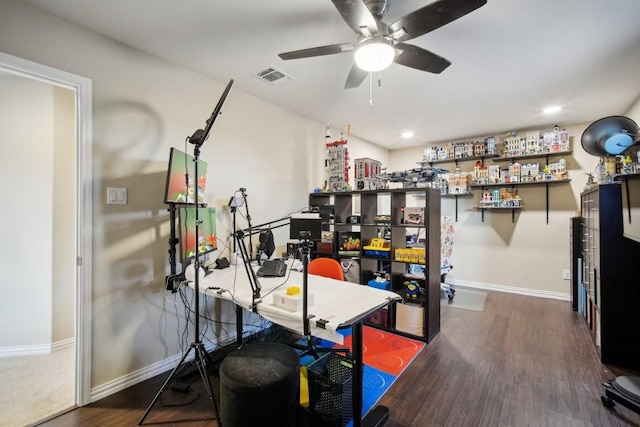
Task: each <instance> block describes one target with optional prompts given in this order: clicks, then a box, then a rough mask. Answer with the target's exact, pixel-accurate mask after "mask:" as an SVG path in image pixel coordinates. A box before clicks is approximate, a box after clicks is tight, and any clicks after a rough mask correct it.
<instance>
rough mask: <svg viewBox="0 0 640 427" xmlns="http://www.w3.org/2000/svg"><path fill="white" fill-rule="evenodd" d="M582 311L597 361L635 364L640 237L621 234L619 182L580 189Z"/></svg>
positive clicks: (639, 331)
mask: <svg viewBox="0 0 640 427" xmlns="http://www.w3.org/2000/svg"><path fill="white" fill-rule="evenodd" d="M580 199H581V209H582V219H583V221H582V258H583V270H582V281H583V285H584V292H585V309H584V313H583V315H584V317H585V320H586V322H587V325H588V326H589V329H590V331H591V335H592V338H593V341H594V344H595V346H596V348H597V349H598V353H599V355H600V359H601V361H602V363H608V364H612V365H617V366H621V367H625V368H629V369H634V370H640V358H639V357H638V354H640V315H639V314H638V308H639V307H640V286H638V266H637V265H638V260H639V259H640V242H636V241H634V240H631V239H627V238H625V237H624V236H623V225H622V222H623V215H622V199H621V186H620V184H608V185H600V186H598V187H595V188H593V189H590V190H587V191H585V192H583V193H582V194H581V195H580Z"/></svg>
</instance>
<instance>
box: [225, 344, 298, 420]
mask: <svg viewBox="0 0 640 427" xmlns="http://www.w3.org/2000/svg"><path fill="white" fill-rule="evenodd" d="M299 403H300V359H299V358H298V354H297V353H296V351H295V350H294V349H293V348H291V347H289V346H287V345H285V344H281V343H275V342H254V343H249V344H246V345H243V346H242V347H240V348H239V349H238V350H235V351H234V352H233V353H231V354H230V355H228V356H227V357H226V358H225V359H224V360H223V361H222V363H221V364H220V421H221V424H222V426H223V427H250V426H266V425H273V426H295V424H296V417H297V412H298V406H299Z"/></svg>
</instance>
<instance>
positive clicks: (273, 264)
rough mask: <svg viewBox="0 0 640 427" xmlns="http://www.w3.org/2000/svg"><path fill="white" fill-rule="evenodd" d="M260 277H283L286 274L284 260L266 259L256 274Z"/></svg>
mask: <svg viewBox="0 0 640 427" xmlns="http://www.w3.org/2000/svg"><path fill="white" fill-rule="evenodd" d="M256 274H257V275H258V276H260V277H283V276H284V275H286V274H287V264H286V263H285V261H284V259H281V258H280V259H267V260H265V261H262V265H261V266H260V268H259V269H258V271H257V272H256Z"/></svg>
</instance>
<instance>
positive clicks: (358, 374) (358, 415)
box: [351, 321, 389, 427]
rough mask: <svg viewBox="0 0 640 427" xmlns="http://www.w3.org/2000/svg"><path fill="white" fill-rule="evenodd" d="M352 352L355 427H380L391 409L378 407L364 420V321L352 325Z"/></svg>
mask: <svg viewBox="0 0 640 427" xmlns="http://www.w3.org/2000/svg"><path fill="white" fill-rule="evenodd" d="M351 340H352V341H351V343H352V349H353V350H352V351H353V359H354V362H355V366H354V367H353V389H352V392H353V394H352V398H353V427H361V426H364V427H379V426H381V425H383V424H384V423H385V422H386V421H387V419H388V418H389V409H388V408H387V407H385V406H376V407H375V408H373V409H372V410H371V411H369V413H368V414H367V416H366V417H364V418H362V394H363V393H362V384H363V380H364V364H363V363H362V321H360V322H357V323H356V324H354V325H352V336H351Z"/></svg>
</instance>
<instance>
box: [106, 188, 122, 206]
mask: <svg viewBox="0 0 640 427" xmlns="http://www.w3.org/2000/svg"><path fill="white" fill-rule="evenodd" d="M107 204H108V205H126V204H127V189H126V188H116V187H107Z"/></svg>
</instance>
